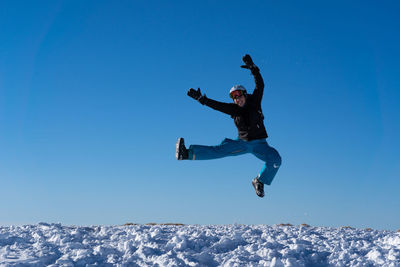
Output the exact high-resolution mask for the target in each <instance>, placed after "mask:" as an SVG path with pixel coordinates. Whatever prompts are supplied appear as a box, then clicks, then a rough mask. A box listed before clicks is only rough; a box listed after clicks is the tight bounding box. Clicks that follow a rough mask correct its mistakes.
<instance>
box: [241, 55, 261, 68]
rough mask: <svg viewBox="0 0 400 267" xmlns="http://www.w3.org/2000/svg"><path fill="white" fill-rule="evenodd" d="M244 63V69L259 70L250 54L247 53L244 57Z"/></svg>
mask: <svg viewBox="0 0 400 267" xmlns="http://www.w3.org/2000/svg"><path fill="white" fill-rule="evenodd" d="M242 60H243V62H244V65H242V66H240V67H242V68H244V69H249V70H251V71H253V70H258V67H257V66H256V65H255V64H254V62H253V60H252V59H251V57H250V55H248V54H246V55H244V56H243V57H242Z"/></svg>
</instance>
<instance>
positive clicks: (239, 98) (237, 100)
mask: <svg viewBox="0 0 400 267" xmlns="http://www.w3.org/2000/svg"><path fill="white" fill-rule="evenodd" d="M233 102H235V104H236V105H238V106H239V107H243V106H244V104H246V97H245V96H244V95H241V96H235V98H234V99H233Z"/></svg>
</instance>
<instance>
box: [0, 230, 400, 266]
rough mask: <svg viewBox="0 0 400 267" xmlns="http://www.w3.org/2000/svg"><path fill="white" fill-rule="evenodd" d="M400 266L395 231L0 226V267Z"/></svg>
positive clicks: (398, 238) (399, 244)
mask: <svg viewBox="0 0 400 267" xmlns="http://www.w3.org/2000/svg"><path fill="white" fill-rule="evenodd" d="M25 265H29V266H86V265H98V266H157V265H158V266H400V233H396V232H390V231H375V230H359V229H351V228H325V227H303V226H285V227H282V226H266V225H208V226H201V225H184V226H177V225H151V226H150V225H131V226H90V227H81V226H63V225H61V224H47V223H39V224H36V225H24V226H7V227H0V266H25Z"/></svg>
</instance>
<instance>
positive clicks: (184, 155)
mask: <svg viewBox="0 0 400 267" xmlns="http://www.w3.org/2000/svg"><path fill="white" fill-rule="evenodd" d="M188 158H189V153H188V150H187V149H186V147H185V139H183V137H181V138H178V141H177V142H176V159H177V160H184V159H188Z"/></svg>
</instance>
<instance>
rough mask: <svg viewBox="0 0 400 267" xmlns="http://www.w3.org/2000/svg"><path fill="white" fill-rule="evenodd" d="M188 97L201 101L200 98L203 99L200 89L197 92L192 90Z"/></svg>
mask: <svg viewBox="0 0 400 267" xmlns="http://www.w3.org/2000/svg"><path fill="white" fill-rule="evenodd" d="M187 95H188V96H190V97H191V98H194V99H195V100H199V99H200V97H202V95H201V91H200V88H198V89H197V90H194V89H193V88H190V89H189V91H188V92H187Z"/></svg>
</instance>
